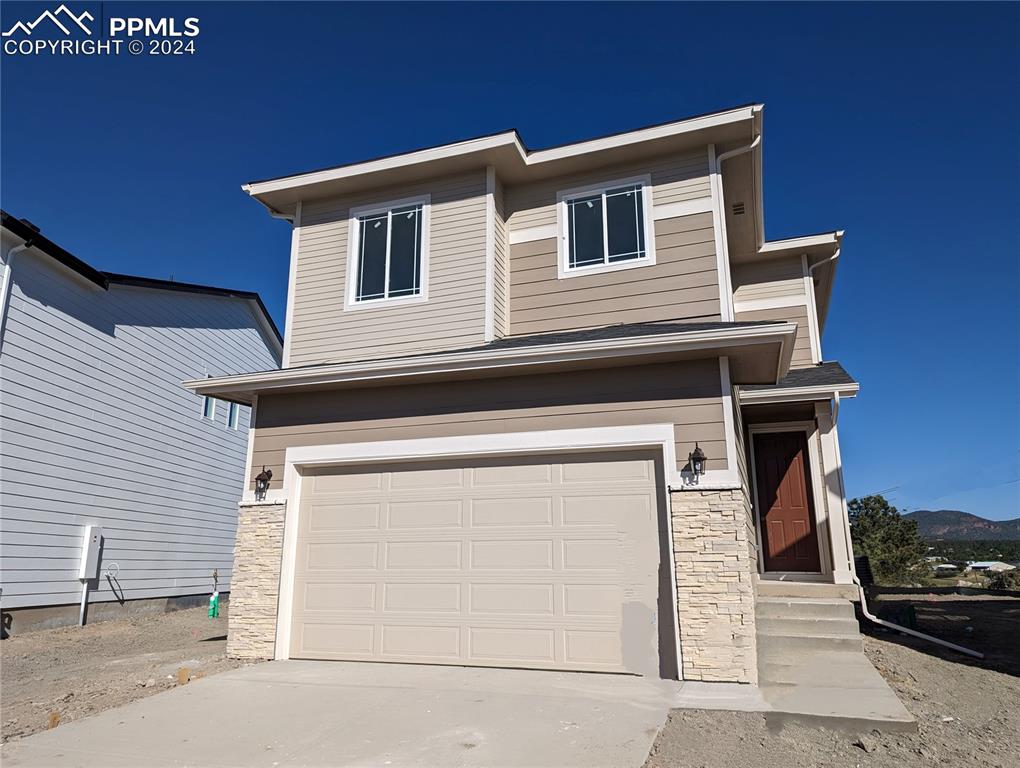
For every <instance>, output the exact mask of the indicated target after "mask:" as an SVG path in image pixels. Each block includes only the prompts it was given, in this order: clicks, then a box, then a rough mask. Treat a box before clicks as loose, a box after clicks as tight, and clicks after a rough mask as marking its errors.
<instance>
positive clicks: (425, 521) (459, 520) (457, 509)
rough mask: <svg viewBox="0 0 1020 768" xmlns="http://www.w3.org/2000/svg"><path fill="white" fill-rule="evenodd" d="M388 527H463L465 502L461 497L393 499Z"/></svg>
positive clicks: (393, 528)
mask: <svg viewBox="0 0 1020 768" xmlns="http://www.w3.org/2000/svg"><path fill="white" fill-rule="evenodd" d="M387 520H388V523H389V524H388V526H387V527H388V528H389V529H390V530H399V529H401V528H461V527H463V525H464V502H463V501H462V500H461V499H439V500H436V501H429V500H420V501H416V500H412V499H408V500H407V501H391V502H390V504H389V515H388V517H387Z"/></svg>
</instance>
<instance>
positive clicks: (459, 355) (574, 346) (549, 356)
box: [184, 321, 797, 397]
mask: <svg viewBox="0 0 1020 768" xmlns="http://www.w3.org/2000/svg"><path fill="white" fill-rule="evenodd" d="M796 332H797V324H796V323H792V322H788V321H783V322H776V323H769V324H768V325H760V326H744V327H740V328H726V329H722V330H710V331H683V332H678V333H670V334H661V335H659V336H638V337H634V338H616V339H600V340H596V341H580V342H568V343H560V344H556V343H550V344H546V345H542V346H539V347H523V348H522V347H518V348H509V349H495V350H489V349H481V350H474V351H469V352H451V353H439V354H434V355H419V356H416V357H407V358H397V359H394V360H374V361H369V362H355V363H337V364H333V365H320V366H313V367H308V368H284V369H281V370H276V371H264V372H261V373H250V374H240V375H237V376H220V377H216V378H208V379H192V380H190V381H185V382H184V386H185V387H186V388H187V389H190V390H191V391H193V392H195V393H197V394H200V395H211V396H214V397H216V396H221V395H224V394H227V393H238V392H242V393H247V392H249V391H252V390H256V389H257V390H259V391H264V390H271V389H282V388H286V387H299V386H311V385H326V384H329V385H337V384H348V383H356V382H366V381H377V380H380V379H406V378H412V377H420V376H425V375H439V374H451V373H467V372H471V371H487V372H488V371H492V370H494V369H503V368H518V367H524V366H535V365H542V364H549V363H559V362H571V361H581V360H597V359H611V358H614V357H626V356H634V355H637V354H667V353H670V352H688V351H696V350H699V349H720V348H730V347H743V346H752V345H758V344H767V343H770V342H771V343H777V344H780V345H781V348H782V353H781V359H780V361H779V365H778V368H779V369H780V370H782V369H783V367H784V366H788V365H789V360H788V359H787V358H788V356H789V355H790V354H792V349H793V344H792V339H793V337H794V335H795V334H796Z"/></svg>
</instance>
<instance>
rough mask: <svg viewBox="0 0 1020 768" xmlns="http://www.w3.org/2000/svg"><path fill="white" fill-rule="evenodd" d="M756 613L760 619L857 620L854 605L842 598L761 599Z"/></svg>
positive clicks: (756, 606)
mask: <svg viewBox="0 0 1020 768" xmlns="http://www.w3.org/2000/svg"><path fill="white" fill-rule="evenodd" d="M755 613H756V614H757V616H758V618H759V619H767V618H790V619H824V618H847V619H853V618H855V614H854V605H853V603H851V602H850V601H849V600H844V599H843V598H841V597H817V598H797V597H759V598H758V600H757V602H756V604H755Z"/></svg>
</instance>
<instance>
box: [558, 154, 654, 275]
mask: <svg viewBox="0 0 1020 768" xmlns="http://www.w3.org/2000/svg"><path fill="white" fill-rule="evenodd" d="M634 184H640V185H641V209H642V210H641V217H642V224H643V225H644V230H645V233H644V234H645V255H644V256H643V257H641V258H640V259H631V260H630V261H620V262H617V263H615V264H594V265H591V266H587V267H570V239H569V232H570V227H569V226H568V222H569V221H570V218H569V216H568V212H567V200H569V199H571V198H574V197H580V196H582V195H591V194H595V193H597V192H605V191H607V190H609V189H615V188H616V187H626V186H629V185H634ZM605 226H606V220H605V212H604V211H603V227H605ZM556 251H557V260H556V269H557V277H558V278H559V279H560V280H563V279H565V278H568V277H581V276H583V275H600V274H603V273H605V272H619V271H620V270H623V269H635V268H637V267H650V266H653V265H654V264H655V226H654V220H653V218H652V177H651V175H650V174H647V173H646V174H644V175H642V176H631V177H629V178H625V179H612V180H610V181H605V182H599V183H598V184H588V185H586V186H583V187H574V188H572V189H564V190H560V191H559V192H557V193H556Z"/></svg>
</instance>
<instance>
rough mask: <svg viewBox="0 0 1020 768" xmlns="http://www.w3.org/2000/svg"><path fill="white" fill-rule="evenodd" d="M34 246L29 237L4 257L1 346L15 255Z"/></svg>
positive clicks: (1, 296)
mask: <svg viewBox="0 0 1020 768" xmlns="http://www.w3.org/2000/svg"><path fill="white" fill-rule="evenodd" d="M31 247H32V238H29V239H28V240H26V241H25V242H24V243H22V244H21V245H16V246H14V247H13V248H11V249H10V250H9V251H7V256H5V257H4V279H3V282H2V283H0V348H2V347H3V343H4V333H3V331H4V326H5V325H7V301H8V298H9V297H10V294H11V272H12V271H13V269H14V257H15V256H16V255H17V254H19V253H21V252H22V251H27V250H28V249H29V248H31Z"/></svg>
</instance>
